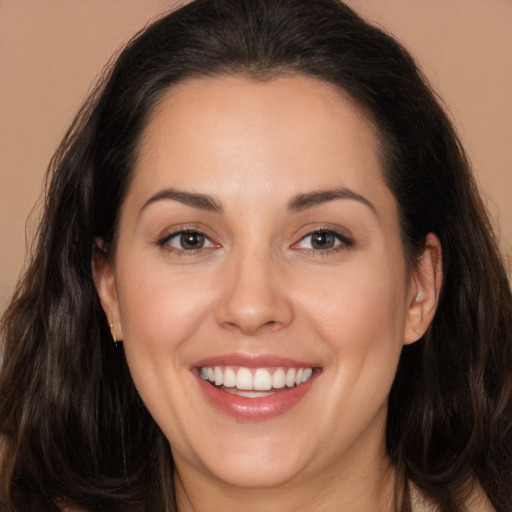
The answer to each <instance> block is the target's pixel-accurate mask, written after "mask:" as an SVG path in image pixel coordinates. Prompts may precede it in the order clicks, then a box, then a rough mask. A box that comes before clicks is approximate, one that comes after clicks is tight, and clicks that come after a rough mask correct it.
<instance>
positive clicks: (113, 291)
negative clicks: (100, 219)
mask: <svg viewBox="0 0 512 512" xmlns="http://www.w3.org/2000/svg"><path fill="white" fill-rule="evenodd" d="M92 274H93V278H94V284H95V285H96V290H97V292H98V296H99V298H100V302H101V306H102V307H103V311H104V312H105V316H106V317H107V321H108V323H109V325H110V330H111V332H112V337H113V338H114V339H115V340H117V341H121V340H122V339H123V326H122V324H121V313H120V308H119V301H118V296H117V287H116V276H115V270H114V264H113V262H112V261H111V259H110V258H109V257H108V256H107V254H106V253H105V251H104V249H103V240H101V239H97V240H96V246H95V248H94V250H93V256H92Z"/></svg>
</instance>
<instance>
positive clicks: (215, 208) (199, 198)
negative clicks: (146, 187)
mask: <svg viewBox="0 0 512 512" xmlns="http://www.w3.org/2000/svg"><path fill="white" fill-rule="evenodd" d="M162 200H169V201H177V202H178V203H182V204H184V205H187V206H191V207H192V208H197V209H199V210H205V211H209V212H215V213H222V206H221V205H220V203H219V202H218V201H217V199H215V198H214V197H212V196H209V195H207V194H199V193H196V192H185V191H183V190H176V189H173V188H167V189H165V190H161V191H160V192H157V193H156V194H155V195H154V196H151V197H150V198H149V199H148V200H147V201H146V202H145V203H144V204H143V205H142V208H141V209H140V211H141V212H142V210H144V209H145V208H147V207H148V206H149V205H150V204H153V203H156V202H157V201H162Z"/></svg>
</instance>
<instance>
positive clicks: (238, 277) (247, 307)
mask: <svg viewBox="0 0 512 512" xmlns="http://www.w3.org/2000/svg"><path fill="white" fill-rule="evenodd" d="M226 267H227V268H226V272H225V273H224V274H223V276H222V277H223V280H224V281H223V284H222V293H221V297H220V300H219V302H218V303H217V306H216V311H215V317H216V320H217V322H218V324H219V325H222V326H223V327H225V328H229V329H231V330H239V331H241V332H242V333H244V334H245V335H248V336H255V335H257V334H259V333H261V332H264V331H268V332H273V331H277V330H280V329H282V328H283V327H286V326H287V325H289V324H290V323H291V322H292V320H293V317H294V310H293V305H292V301H291V299H290V296H289V294H288V292H287V287H286V286H285V283H284V278H283V276H284V272H283V269H282V268H280V264H279V262H278V261H276V258H273V257H272V255H271V254H269V253H266V252H264V251H262V252H257V253H255V252H253V253H252V254H248V253H247V252H245V253H244V254H239V255H238V256H237V257H234V258H233V260H232V261H230V262H226Z"/></svg>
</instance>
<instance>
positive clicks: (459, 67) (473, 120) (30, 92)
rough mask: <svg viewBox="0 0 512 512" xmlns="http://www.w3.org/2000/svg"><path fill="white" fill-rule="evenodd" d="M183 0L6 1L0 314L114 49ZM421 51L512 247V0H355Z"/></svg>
mask: <svg viewBox="0 0 512 512" xmlns="http://www.w3.org/2000/svg"><path fill="white" fill-rule="evenodd" d="M177 3H179V2H176V1H163V0H0V242H1V243H0V312H1V311H2V310H3V309H4V308H5V305H6V303H7V301H8V299H9V297H10V295H11V293H12V291H13V288H14V285H15V282H16V279H17V276H18V274H19V272H20V269H21V268H22V265H23V260H24V254H25V248H26V242H25V232H27V236H28V238H30V234H31V233H33V230H34V225H35V223H36V222H35V220H36V219H37V208H36V209H35V210H34V211H33V213H32V215H31V220H30V221H29V222H28V224H27V229H26V228H25V224H26V220H27V217H28V216H29V213H30V212H31V210H32V207H33V205H34V203H35V202H36V200H37V199H38V197H39V195H40V192H41V186H42V182H43V174H44V171H45V168H46V166H47V164H48V161H49V159H50V157H51V155H52V153H53V151H54V150H55V148H56V146H57V144H58V142H59V139H60V138H61V137H62V135H63V134H64V132H65V129H66V127H67V125H68V124H69V123H70V121H71V120H72V118H73V116H74V113H75V112H76V110H77V109H78V107H79V105H80V103H81V102H82V100H83V99H84V98H85V96H86V94H87V92H88V90H89V88H90V85H91V83H92V82H93V81H94V79H95V77H97V76H98V74H99V72H100V71H101V69H102V67H103V66H104V65H105V63H106V62H107V61H108V59H109V57H110V55H111V54H112V53H113V52H114V51H115V50H116V49H118V48H119V46H120V45H121V44H123V43H124V42H126V41H127V39H128V38H129V37H130V36H131V35H132V34H133V33H134V32H135V31H137V30H138V29H139V28H141V27H142V26H143V25H144V24H145V23H146V22H147V21H148V20H150V19H153V18H154V17H155V16H157V15H158V14H160V13H162V12H166V11H168V10H169V9H171V8H172V7H173V5H176V4H177ZM348 3H349V4H350V5H352V6H353V7H354V8H356V9H357V10H358V11H360V12H361V13H362V14H363V15H365V16H366V17H367V18H369V19H371V20H374V21H376V22H377V23H379V24H381V25H382V26H384V27H386V28H387V29H388V30H389V31H390V32H392V33H393V34H394V35H395V36H397V37H398V38H399V39H400V40H402V42H403V43H404V44H405V45H406V46H407V47H408V48H409V50H411V52H412V53H413V54H414V55H415V57H416V58H417V60H418V61H419V63H420V64H421V66H422V68H423V70H424V71H425V73H426V74H427V76H428V77H429V79H430V80H431V82H432V83H433V85H434V87H435V88H436V89H437V91H439V93H440V94H441V96H442V97H443V98H444V99H445V102H446V104H447V107H448V109H449V111H450V113H451V116H452V118H453V119H454V121H455V123H456V125H457V127H458V129H459V132H460V134H461V136H462V139H463V141H464V142H465V144H466V147H467V149H468V152H469V155H470V158H471V160H472V162H473V165H474V169H475V174H476V175H477V179H478V181H479V183H480V185H481V188H482V191H483V193H484V195H485V197H486V198H487V201H488V206H489V209H490V210H491V213H492V214H493V216H494V218H495V219H496V224H497V226H498V228H499V230H500V232H501V242H502V246H503V248H504V249H505V250H506V251H507V252H508V253H512V201H511V200H510V196H511V192H512V140H511V134H512V94H511V93H512V0H351V1H349V2H348Z"/></svg>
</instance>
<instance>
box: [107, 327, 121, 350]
mask: <svg viewBox="0 0 512 512" xmlns="http://www.w3.org/2000/svg"><path fill="white" fill-rule="evenodd" d="M109 325H110V333H111V334H112V339H113V340H114V346H115V347H116V348H118V347H119V345H120V344H121V342H120V341H117V339H116V333H115V332H114V324H109Z"/></svg>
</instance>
